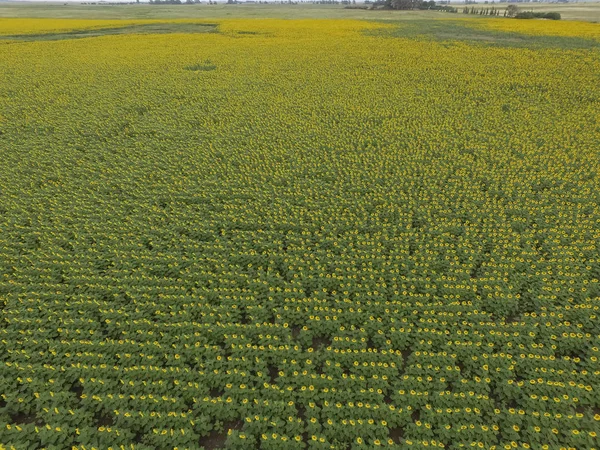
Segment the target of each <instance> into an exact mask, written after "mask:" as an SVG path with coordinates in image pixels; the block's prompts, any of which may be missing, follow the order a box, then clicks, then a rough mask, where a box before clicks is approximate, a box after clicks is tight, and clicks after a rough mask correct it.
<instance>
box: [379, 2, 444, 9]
mask: <svg viewBox="0 0 600 450" xmlns="http://www.w3.org/2000/svg"><path fill="white" fill-rule="evenodd" d="M387 3H388V2H387V1H386V6H388V5H387ZM389 3H390V6H391V7H392V8H393V9H400V10H407V9H417V8H419V7H420V6H421V4H422V3H423V2H422V0H390V2H389ZM434 3H435V2H434Z"/></svg>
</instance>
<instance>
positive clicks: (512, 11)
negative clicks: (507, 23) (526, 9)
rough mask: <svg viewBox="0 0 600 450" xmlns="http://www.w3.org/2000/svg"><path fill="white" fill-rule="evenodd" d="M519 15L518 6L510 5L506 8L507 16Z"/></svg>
mask: <svg viewBox="0 0 600 450" xmlns="http://www.w3.org/2000/svg"><path fill="white" fill-rule="evenodd" d="M517 14H519V7H518V6H517V5H508V7H507V8H506V16H507V17H515V16H516V15H517Z"/></svg>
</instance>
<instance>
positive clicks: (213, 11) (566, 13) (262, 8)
mask: <svg viewBox="0 0 600 450" xmlns="http://www.w3.org/2000/svg"><path fill="white" fill-rule="evenodd" d="M85 3H93V2H85ZM359 3H360V2H359ZM490 3H491V2H490ZM455 6H456V7H458V8H459V10H460V9H461V8H462V7H463V5H460V4H456V5H455ZM473 6H474V7H476V8H480V7H490V6H494V7H496V8H500V9H502V10H504V9H506V7H507V6H508V3H495V4H494V5H491V4H489V5H484V4H483V2H481V4H477V5H473ZM518 6H519V7H520V8H521V9H524V10H530V9H533V10H535V11H544V12H549V11H557V12H560V13H561V15H562V18H563V19H567V20H583V21H590V22H600V2H594V3H592V2H584V3H568V4H556V3H540V4H537V3H527V4H519V5H518ZM447 16H448V14H447V13H441V12H433V11H365V10H361V9H345V8H344V6H343V5H315V4H312V3H305V4H303V3H300V4H297V5H289V4H283V5H280V4H274V3H269V4H267V3H264V4H248V5H244V4H240V5H227V4H223V3H220V4H218V5H208V4H198V5H148V4H136V5H119V6H109V5H81V4H79V3H77V2H70V3H68V4H65V3H64V2H55V3H50V2H43V3H39V2H0V17H41V18H47V17H54V18H63V19H64V18H77V19H90V18H94V19H123V18H127V19H181V18H182V19H189V18H190V17H196V18H202V19H207V18H280V19H306V18H311V19H368V20H373V19H375V20H412V19H415V18H431V17H447Z"/></svg>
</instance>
